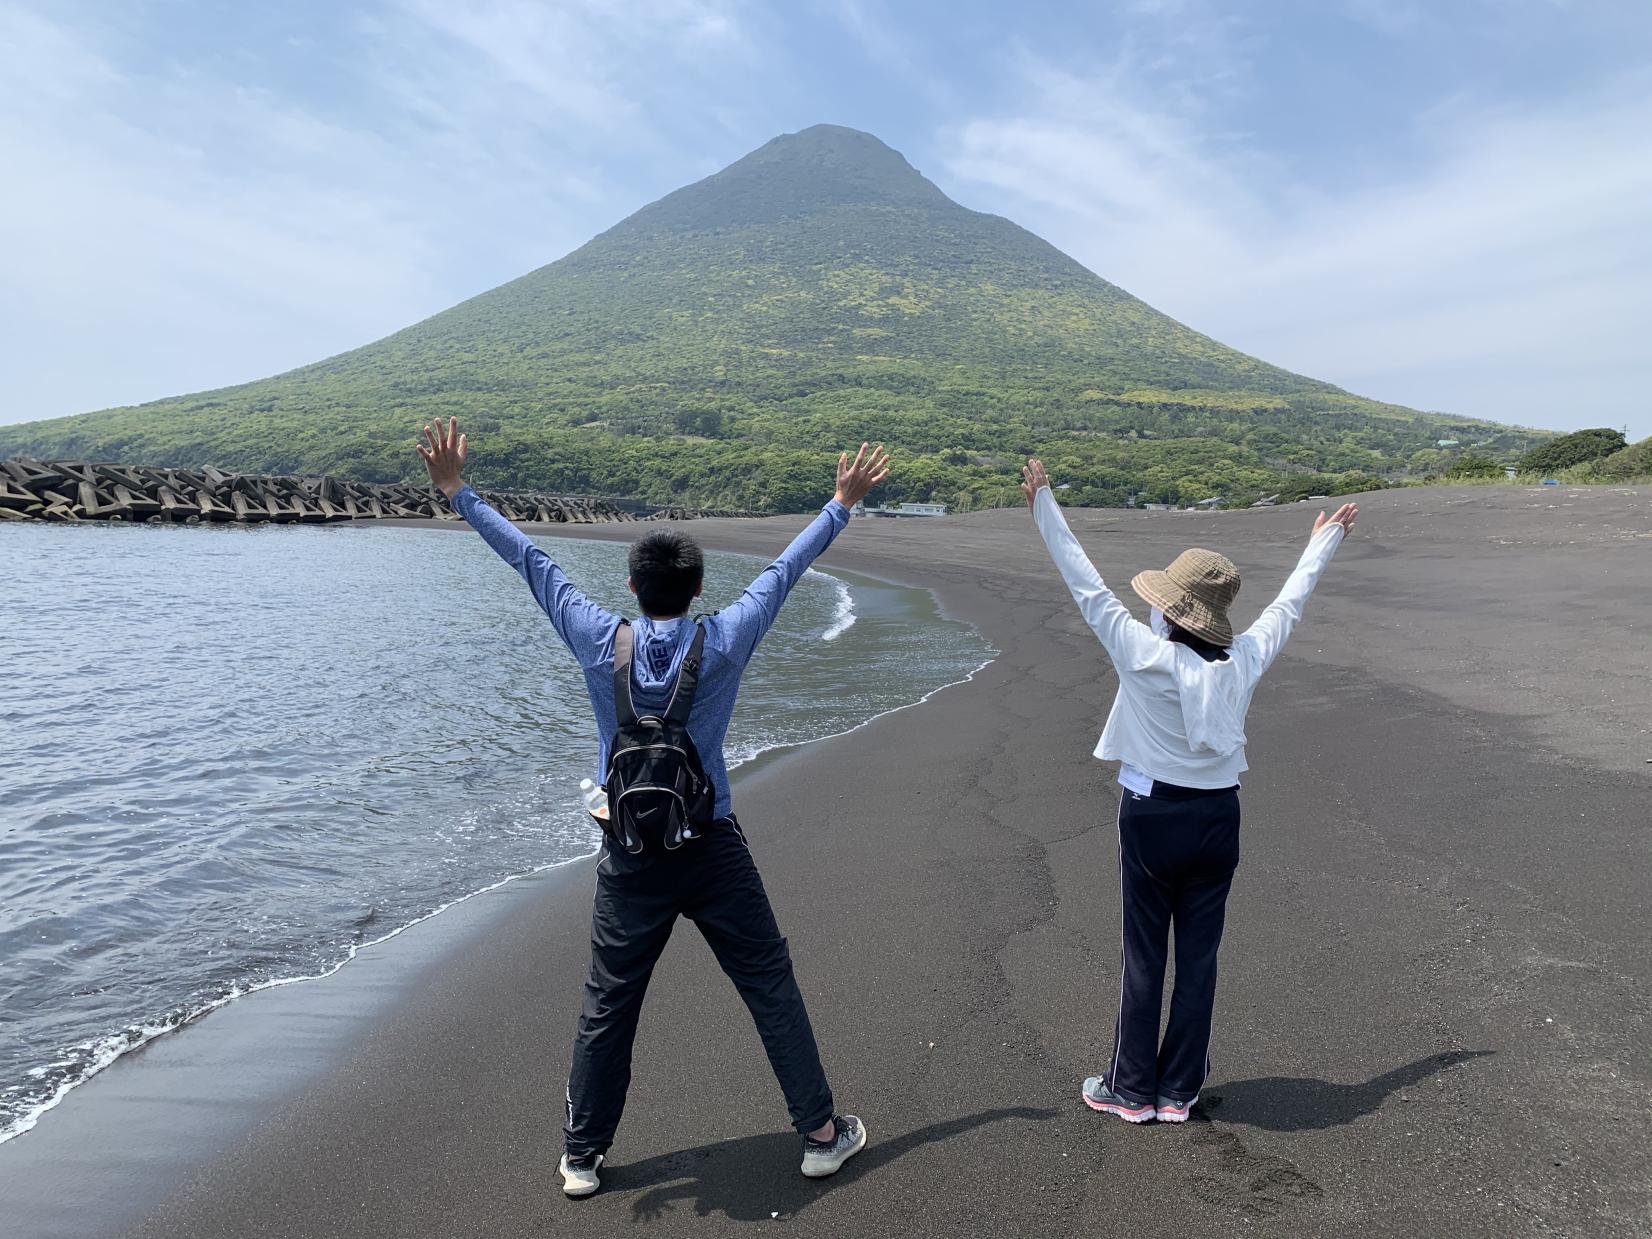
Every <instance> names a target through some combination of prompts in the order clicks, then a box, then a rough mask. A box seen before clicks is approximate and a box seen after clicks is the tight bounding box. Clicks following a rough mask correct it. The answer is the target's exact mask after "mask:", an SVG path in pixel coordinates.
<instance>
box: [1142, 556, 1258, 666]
mask: <svg viewBox="0 0 1652 1239" xmlns="http://www.w3.org/2000/svg"><path fill="white" fill-rule="evenodd" d="M1130 588H1131V589H1133V590H1135V591H1136V593H1137V594H1138V595H1139V596H1140V597H1141V598H1143V599H1145V600H1146V601H1148V602H1150V603H1152V604H1153V605H1154V606H1156V607H1158V608H1159V610H1161V611H1163V612H1164V617H1165V619H1167V620H1169V621H1170V622H1171V623H1172V624H1174V625H1176V627H1178V628H1180V629H1182V630H1184V631H1186V632H1190V633H1192V634H1193V635H1194V636H1196V637H1203V638H1204V639H1205V640H1206V641H1209V642H1210V643H1211V644H1213V645H1220V646H1224V647H1225V646H1229V645H1232V644H1233V624H1232V623H1231V622H1230V621H1229V620H1228V608H1229V607H1230V606H1232V605H1233V600H1234V598H1235V597H1236V596H1237V595H1238V593H1239V569H1237V568H1235V567H1234V566H1233V561H1232V560H1231V559H1229V558H1228V557H1227V556H1226V555H1218V554H1217V553H1216V552H1215V551H1206V550H1203V549H1201V548H1199V547H1194V548H1193V549H1192V550H1189V551H1183V552H1182V553H1181V554H1180V555H1178V556H1176V558H1175V560H1174V561H1172V563H1171V565H1170V567H1168V568H1166V569H1165V570H1164V571H1163V572H1143V573H1140V574H1138V575H1137V576H1136V579H1135V580H1133V581H1131V582H1130Z"/></svg>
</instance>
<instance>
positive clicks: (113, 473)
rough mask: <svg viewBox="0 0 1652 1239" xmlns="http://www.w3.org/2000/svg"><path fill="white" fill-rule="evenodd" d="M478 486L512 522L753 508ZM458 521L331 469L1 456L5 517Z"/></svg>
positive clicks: (413, 492)
mask: <svg viewBox="0 0 1652 1239" xmlns="http://www.w3.org/2000/svg"><path fill="white" fill-rule="evenodd" d="M477 490H478V491H479V493H480V494H481V496H482V498H484V499H486V500H487V501H488V502H489V503H490V504H492V505H493V506H494V507H495V508H497V509H498V510H499V511H500V512H501V513H502V514H503V515H504V516H505V517H506V518H507V519H509V520H513V521H544V522H547V523H567V524H579V525H588V524H594V523H599V522H609V521H634V520H693V519H694V518H696V517H705V516H749V515H753V514H752V513H749V512H733V511H721V510H711V509H702V508H682V507H672V508H663V509H658V510H648V509H643V510H640V511H638V510H634V505H630V504H622V503H617V502H615V501H613V500H609V499H588V498H570V497H568V496H564V495H550V494H542V493H540V492H537V491H516V490H508V491H496V490H483V489H482V488H480V487H478V488H477ZM416 517H427V518H434V519H437V520H457V519H459V518H458V517H457V516H456V515H455V514H454V513H453V511H452V509H451V508H449V507H448V504H447V500H446V499H444V498H443V497H442V495H441V492H439V491H437V490H436V489H434V488H433V487H430V486H416V485H413V484H411V483H391V484H382V483H375V482H358V481H353V480H350V479H347V478H336V477H332V476H329V475H319V476H301V475H285V474H262V473H225V472H223V471H221V470H218V469H214V468H211V467H207V468H203V469H151V468H146V467H144V466H141V465H108V464H95V463H91V462H88V461H79V460H54V461H38V460H30V459H27V458H23V457H19V458H15V459H11V460H0V521H5V520H47V521H147V522H151V523H160V524H164V523H172V522H178V523H182V524H200V523H201V522H203V521H238V522H240V523H242V524H255V523H264V522H272V521H273V522H288V523H291V522H307V523H314V524H323V523H326V522H329V521H349V520H389V519H398V518H399V519H407V518H416Z"/></svg>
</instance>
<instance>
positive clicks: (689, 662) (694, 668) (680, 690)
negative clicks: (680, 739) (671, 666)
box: [665, 622, 706, 726]
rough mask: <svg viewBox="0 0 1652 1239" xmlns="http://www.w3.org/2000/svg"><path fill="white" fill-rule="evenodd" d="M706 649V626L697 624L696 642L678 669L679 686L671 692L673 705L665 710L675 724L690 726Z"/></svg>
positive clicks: (695, 626) (695, 629) (684, 656)
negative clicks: (702, 658)
mask: <svg viewBox="0 0 1652 1239" xmlns="http://www.w3.org/2000/svg"><path fill="white" fill-rule="evenodd" d="M705 648H706V629H705V625H704V624H701V623H698V622H696V623H695V625H694V641H693V643H692V644H691V645H690V646H689V647H688V653H686V654H684V655H683V661H682V665H681V666H679V667H678V668H677V686H676V687H675V688H673V689H672V690H671V704H669V705H668V706H666V708H665V717H666V718H668V719H670V720H671V721H672V722H673V723H681V724H683V725H684V726H687V725H688V712H689V711H690V710H692V709H693V708H694V694H695V692H696V691H697V690H698V689H699V687H700V659H701V657H702V656H703V655H704V653H705Z"/></svg>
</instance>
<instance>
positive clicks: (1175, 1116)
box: [1158, 1093, 1199, 1123]
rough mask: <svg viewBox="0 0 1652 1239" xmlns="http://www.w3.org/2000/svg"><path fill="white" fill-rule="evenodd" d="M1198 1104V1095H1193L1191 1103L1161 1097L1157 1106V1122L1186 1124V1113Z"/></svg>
mask: <svg viewBox="0 0 1652 1239" xmlns="http://www.w3.org/2000/svg"><path fill="white" fill-rule="evenodd" d="M1198 1104H1199V1094H1197V1093H1194V1094H1193V1100H1192V1101H1176V1100H1174V1099H1173V1098H1170V1097H1161V1098H1159V1105H1158V1111H1159V1122H1161V1123H1185V1122H1187V1112H1188V1111H1189V1110H1191V1109H1193V1107H1194V1106H1196V1105H1198Z"/></svg>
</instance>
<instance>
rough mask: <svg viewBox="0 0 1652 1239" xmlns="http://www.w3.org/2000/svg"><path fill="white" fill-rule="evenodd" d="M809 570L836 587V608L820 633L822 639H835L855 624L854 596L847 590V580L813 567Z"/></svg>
mask: <svg viewBox="0 0 1652 1239" xmlns="http://www.w3.org/2000/svg"><path fill="white" fill-rule="evenodd" d="M809 571H810V572H811V573H813V574H814V575H815V576H820V577H825V578H826V579H827V580H828V581H830V582H831V583H832V584H833V586H835V587H836V589H837V609H836V610H835V611H833V612H832V622H831V623H829V624H827V625H826V631H825V632H823V633H821V634H820V639H821V640H822V641H836V640H837V639H838V638H839V637H841V636H842V635H843V634H844V633H846V632H848V631H849V630H850V629H851V628H853V627H854V626H855V596H854V595H853V594H852V593H850V592H849V585H848V582H846V581H841V580H839V579H838V578H837V577H835V576H832V575H831V574H830V573H826V572H819V571H817V570H816V569H814V568H810V569H809Z"/></svg>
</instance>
